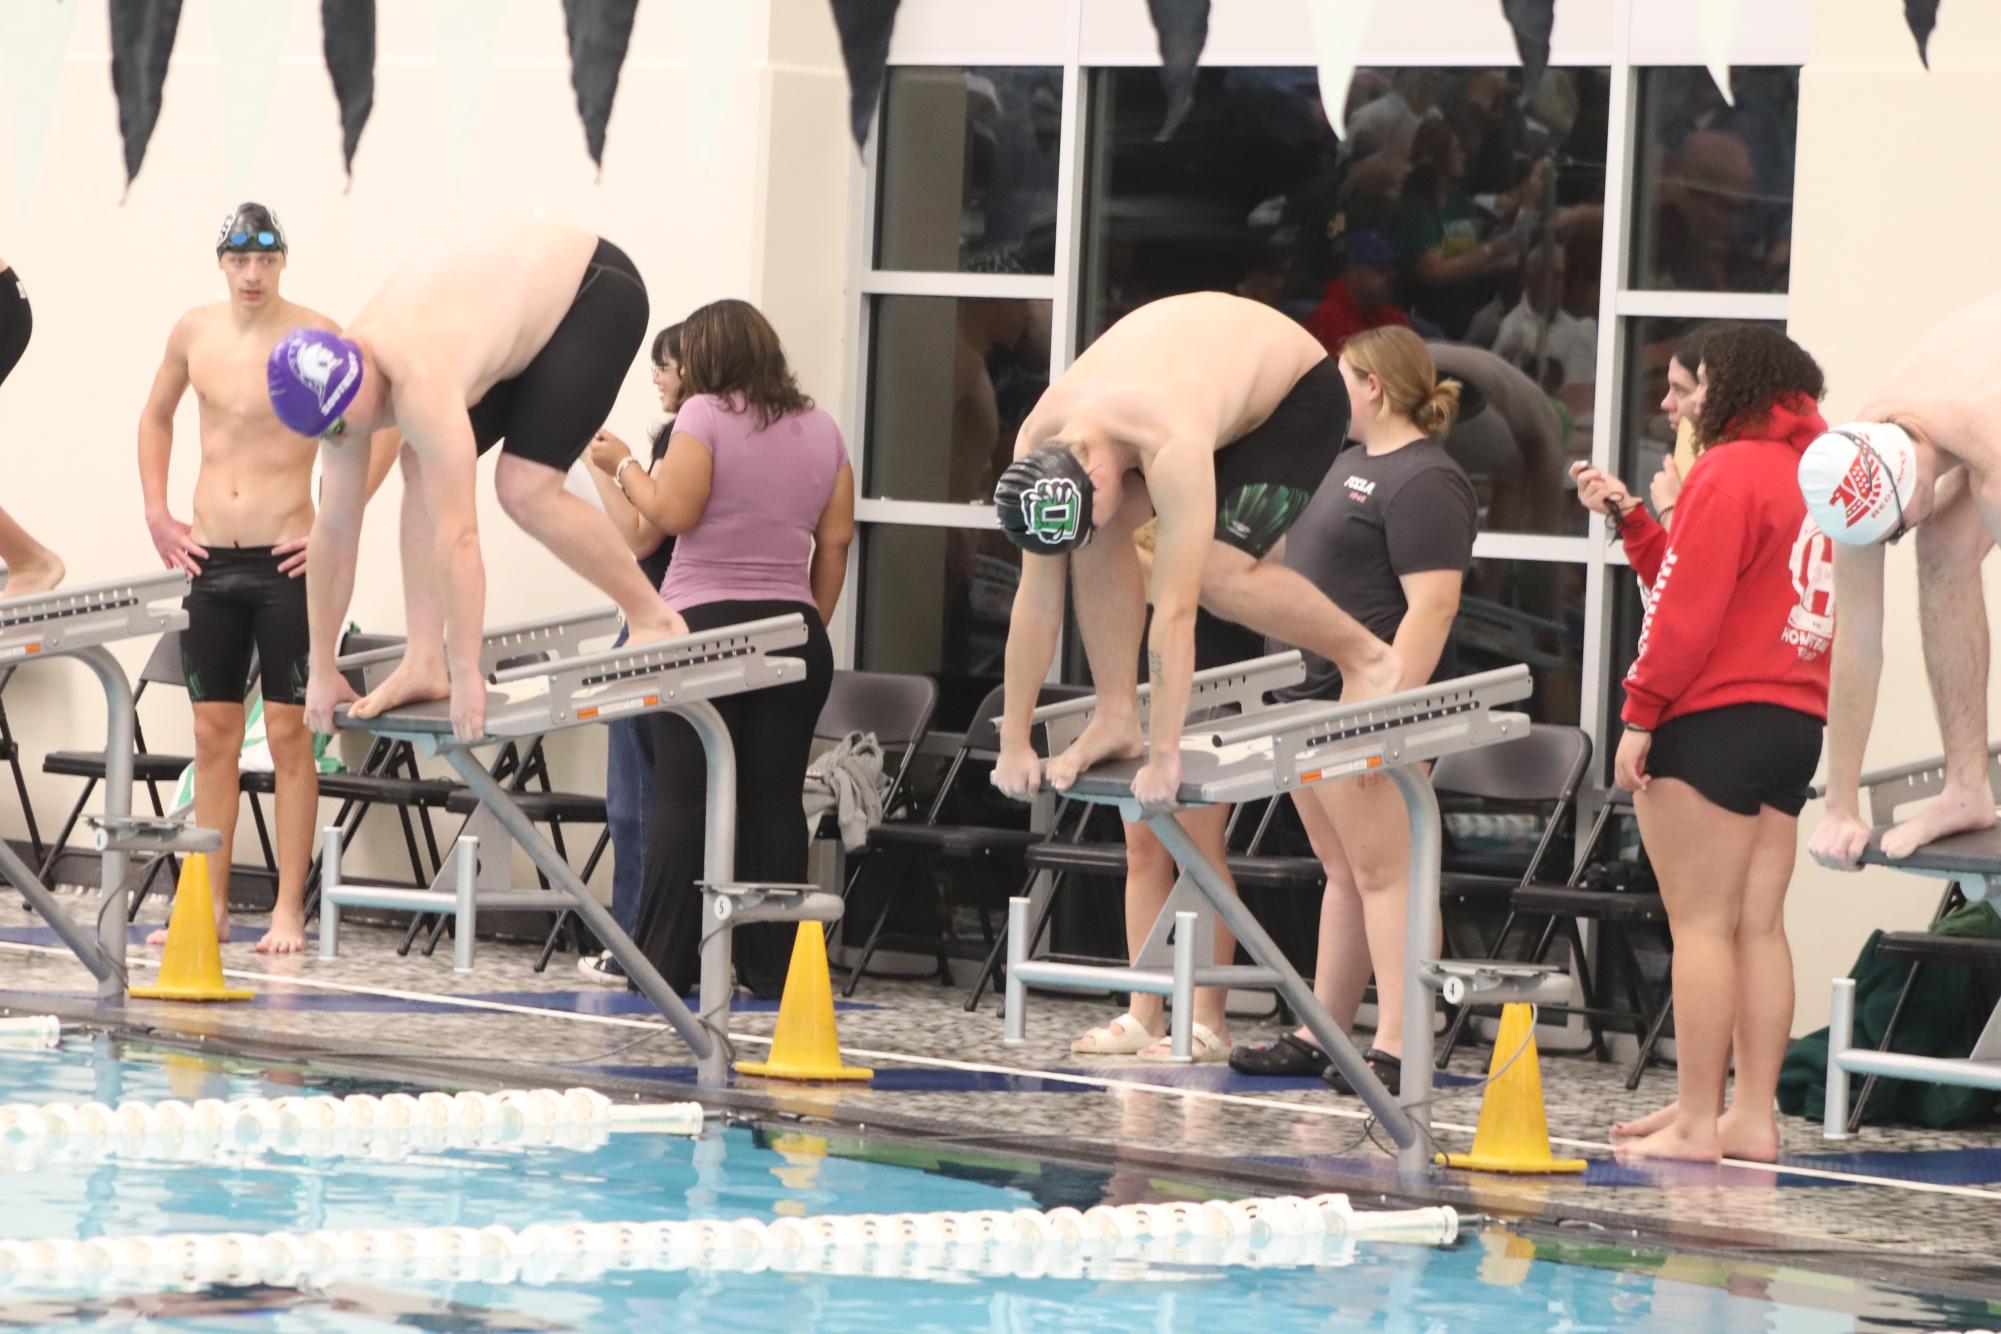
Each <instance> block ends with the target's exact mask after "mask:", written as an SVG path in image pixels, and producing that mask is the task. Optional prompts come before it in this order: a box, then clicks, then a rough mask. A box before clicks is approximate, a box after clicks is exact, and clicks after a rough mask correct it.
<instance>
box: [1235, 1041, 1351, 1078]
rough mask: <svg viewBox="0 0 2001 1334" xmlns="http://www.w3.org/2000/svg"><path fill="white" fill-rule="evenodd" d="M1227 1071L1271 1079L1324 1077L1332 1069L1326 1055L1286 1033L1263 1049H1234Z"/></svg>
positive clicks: (1245, 1047)
mask: <svg viewBox="0 0 2001 1334" xmlns="http://www.w3.org/2000/svg"><path fill="white" fill-rule="evenodd" d="M1230 1068H1231V1069H1232V1070H1235V1071H1236V1072H1237V1073H1238V1074H1240V1075H1257V1076H1259V1077H1272V1076H1277V1075H1293V1076H1304V1077H1308V1078H1310V1077H1312V1076H1314V1075H1323V1076H1324V1075H1325V1074H1326V1073H1327V1072H1328V1071H1329V1070H1331V1069H1332V1068H1333V1066H1332V1063H1331V1062H1329V1061H1328V1059H1327V1053H1326V1052H1324V1051H1322V1050H1320V1048H1318V1047H1316V1046H1314V1045H1313V1044H1312V1043H1310V1042H1301V1041H1300V1040H1299V1039H1298V1038H1296V1037H1294V1036H1293V1035H1292V1034H1290V1033H1287V1034H1286V1035H1285V1036H1284V1037H1282V1038H1280V1039H1279V1040H1278V1041H1277V1042H1272V1043H1267V1044H1266V1045H1265V1046H1262V1047H1250V1046H1237V1047H1233V1048H1232V1049H1231V1050H1230Z"/></svg>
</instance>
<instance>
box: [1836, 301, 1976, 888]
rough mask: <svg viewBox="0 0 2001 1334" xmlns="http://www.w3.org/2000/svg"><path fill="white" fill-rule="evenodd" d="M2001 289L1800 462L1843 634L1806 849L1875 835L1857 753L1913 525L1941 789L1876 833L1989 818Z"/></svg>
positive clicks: (1917, 842) (1892, 851)
mask: <svg viewBox="0 0 2001 1334" xmlns="http://www.w3.org/2000/svg"><path fill="white" fill-rule="evenodd" d="M1998 341H2001V294H1996V295H1994V296H1989V297H1986V298H1984V299H1982V300H1981V301H1979V302H1976V303H1975V304H1973V305H1972V306H1969V307H1967V308H1966V309H1964V310H1962V311H1960V312H1959V313H1958V314H1956V315H1953V316H1951V317H1949V318H1948V319H1946V320H1945V321H1943V322H1942V323H1940V324H1939V325H1938V326H1937V327H1936V328H1934V329H1933V330H1932V332H1931V333H1929V334H1928V335H1926V336H1925V338H1924V339H1923V340H1922V341H1920V342H1919V343H1918V345H1917V347H1916V348H1915V349H1914V350H1913V351H1912V352H1911V355H1910V356H1909V358H1907V359H1906V360H1905V361H1904V363H1903V364H1902V365H1901V366H1899V367H1897V369H1896V370H1895V371H1893V372H1892V373H1891V374H1890V376H1889V379H1888V383H1887V384H1886V385H1885V386H1884V388H1882V389H1881V390H1879V391H1878V392H1877V393H1876V394H1874V395H1873V396H1871V398H1870V399H1869V400H1868V401H1867V402H1866V403H1864V404H1863V406H1862V409H1861V412H1860V413H1859V414H1858V416H1859V417H1860V421H1859V422H1858V423H1857V424H1855V425H1850V426H1839V427H1836V428H1835V429H1834V430H1832V431H1829V432H1828V433H1827V434H1826V435H1824V436H1822V437H1821V438H1820V439H1818V440H1816V441H1815V442H1814V443H1813V444H1812V445H1811V446H1809V447H1808V449H1807V451H1806V454H1805V455H1804V456H1803V457H1802V459H1801V461H1800V471H1799V475H1800V489H1801V491H1802V493H1803V494H1804V495H1805V497H1806V503H1807V511H1808V513H1810V514H1811V515H1812V516H1813V518H1814V521H1815V522H1816V523H1817V524H1819V525H1820V528H1821V530H1822V531H1823V532H1825V533H1826V534H1827V535H1828V536H1829V537H1830V538H1832V539H1834V541H1835V544H1836V545H1835V551H1834V597H1835V605H1836V606H1837V607H1839V608H1840V613H1839V614H1840V630H1839V633H1837V634H1836V635H1835V637H1834V653H1833V661H1832V664H1831V665H1832V674H1831V681H1830V686H1829V694H1828V716H1827V810H1826V813H1825V814H1824V815H1823V816H1822V817H1821V822H1820V826H1819V828H1817V829H1816V830H1814V834H1813V838H1812V839H1811V841H1809V843H1808V845H1807V848H1808V851H1809V852H1810V853H1811V854H1812V856H1813V859H1814V860H1815V861H1817V862H1819V863H1820V864H1821V865H1823V866H1827V867H1831V868H1833V869H1835V870H1843V871H1853V870H1856V869H1858V868H1859V865H1860V862H1859V859H1860V857H1861V855H1862V852H1863V850H1864V849H1865V848H1867V847H1868V846H1869V833H1870V831H1869V826H1868V825H1867V823H1865V822H1864V821H1863V819H1862V810H1861V803H1860V792H1859V789H1860V780H1861V773H1862V760H1863V752H1864V751H1865V750H1866V749H1867V748H1868V744H1869V731H1870V728H1871V726H1872V724H1873V723H1874V721H1875V715H1876V691H1877V686H1878V684H1879V683H1880V682H1881V680H1882V676H1883V550H1884V547H1885V546H1886V545H1888V544H1890V543H1893V542H1896V541H1897V540H1899V539H1900V538H1902V537H1903V535H1904V534H1905V533H1906V532H1910V531H1912V530H1915V531H1916V532H1917V557H1918V621H1919V629H1920V633H1921V637H1922V642H1923V645H1924V655H1925V674H1926V675H1927V676H1928V677H1930V679H1931V690H1932V703H1933V706H1934V708H1935V709H1936V710H1937V713H1938V721H1939V734H1940V737H1941V739H1942V741H1943V742H1944V749H1945V764H1946V779H1945V787H1944V790H1943V791H1941V792H1940V793H1939V795H1938V796H1936V797H1934V798H1932V799H1931V800H1930V801H1928V802H1926V803H1925V804H1924V805H1923V806H1921V807H1919V808H1918V810H1917V811H1915V812H1914V813H1913V814H1912V815H1911V816H1910V818H1909V819H1907V820H1905V821H1903V822H1902V823H1901V824H1899V825H1897V826H1895V827H1894V828H1892V829H1890V830H1887V831H1886V832H1885V833H1884V835H1883V851H1884V852H1885V853H1886V854H1887V855H1889V856H1891V857H1893V858H1895V857H1908V856H1909V855H1910V854H1911V853H1912V852H1913V851H1915V850H1916V849H1918V848H1920V847H1923V846H1924V845H1926V844H1927V843H1932V842H1935V841H1936V840H1938V839H1940V838H1943V837H1945V836H1946V835H1948V834H1954V833H1959V832H1961V831H1964V830H1970V829H1987V828H1991V827H1992V826H1993V824H1994V820H1995V811H1994V795H1993V793H1992V792H1991V791H1990V790H1989V789H1988V786H1987V655H1988V639H1987V610H1986V604H1985V601H1984V599H1983V597H1982V592H1981V570H1980V564H1981V560H1982V558H1983V557H1984V556H1986V554H1987V552H1988V551H1989V550H1991V549H1992V548H1993V546H1994V544H1995V542H1996V540H1997V539H2001V378H1997V376H1996V374H1995V354H1994V351H1993V349H1994V347H1995V346H1996V344H1997V342H1998Z"/></svg>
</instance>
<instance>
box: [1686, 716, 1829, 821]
mask: <svg viewBox="0 0 2001 1334" xmlns="http://www.w3.org/2000/svg"><path fill="white" fill-rule="evenodd" d="M1823 730H1824V724H1823V723H1822V722H1821V720H1820V719H1818V718H1816V717H1814V716H1813V715H1812V714H1810V713H1801V712H1800V711H1799V710H1798V709H1788V708H1784V707H1781V706H1780V705H1777V704H1728V705H1725V706H1724V707H1722V708H1720V709H1704V710H1703V711H1702V712H1701V713H1684V714H1682V715H1681V716H1680V717H1677V718H1670V719H1668V720H1667V721H1666V722H1664V723H1662V724H1661V725H1660V726H1659V727H1656V728H1655V729H1654V742H1653V745H1652V746H1651V747H1649V748H1648V750H1647V774H1648V776H1649V777H1651V778H1679V779H1680V780H1681V781H1682V782H1684V783H1687V784H1688V785H1689V786H1690V787H1692V788H1694V789H1695V790H1696V791H1697V792H1700V793H1701V794H1702V795H1703V796H1705V797H1707V798H1708V799H1709V800H1711V801H1713V802H1715V803H1716V804H1717V805H1718V806H1721V807H1722V808H1723V809H1724V810H1726V811H1735V812H1736V813H1737V814H1739V815H1756V814H1757V813H1758V811H1759V810H1760V809H1761V808H1763V807H1766V806H1770V807H1772V808H1774V809H1775V810H1780V811H1784V812H1785V813H1786V814H1787V815H1798V814H1799V813H1800V808H1801V807H1803V806H1805V805H1806V800H1807V788H1808V787H1810V786H1812V784H1813V771H1814V770H1815V769H1816V768H1818V767H1819V765H1820V738H1821V732H1822V731H1823Z"/></svg>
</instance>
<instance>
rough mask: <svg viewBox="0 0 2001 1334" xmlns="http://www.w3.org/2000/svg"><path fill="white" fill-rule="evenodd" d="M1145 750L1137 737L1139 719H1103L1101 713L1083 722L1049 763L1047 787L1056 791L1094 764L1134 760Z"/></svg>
mask: <svg viewBox="0 0 2001 1334" xmlns="http://www.w3.org/2000/svg"><path fill="white" fill-rule="evenodd" d="M1145 753H1146V740H1145V738H1143V737H1142V736H1140V731H1139V719H1137V718H1128V719H1126V720H1125V721H1124V722H1118V721H1107V720H1106V719H1105V716H1104V715H1103V714H1098V715H1096V716H1094V717H1093V718H1092V719H1091V721H1090V722H1089V723H1087V724H1086V725H1085V727H1084V730H1083V731H1082V732H1081V733H1079V734H1078V736H1077V739H1076V740H1075V741H1073V742H1071V743H1070V748H1069V749H1068V750H1066V751H1064V752H1063V753H1062V754H1061V755H1058V756H1057V757H1056V758H1055V759H1053V760H1051V761H1050V762H1049V786H1051V787H1053V788H1055V789H1056V790H1057V791H1059V792H1060V791H1062V790H1064V789H1065V788H1068V787H1069V786H1070V785H1071V784H1072V783H1075V782H1076V781H1077V775H1078V774H1080V773H1083V772H1084V771H1085V770H1086V769H1089V768H1090V767H1092V766H1093V765H1095V764H1099V763H1102V762H1103V761H1105V760H1130V759H1136V758H1138V757H1139V756H1141V755H1144V754H1145Z"/></svg>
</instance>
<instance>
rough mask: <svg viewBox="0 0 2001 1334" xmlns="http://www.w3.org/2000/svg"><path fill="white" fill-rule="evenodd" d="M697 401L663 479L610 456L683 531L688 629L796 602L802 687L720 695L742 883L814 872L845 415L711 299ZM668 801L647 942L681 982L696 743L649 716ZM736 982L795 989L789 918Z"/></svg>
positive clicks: (651, 513)
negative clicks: (818, 742)
mask: <svg viewBox="0 0 2001 1334" xmlns="http://www.w3.org/2000/svg"><path fill="white" fill-rule="evenodd" d="M682 352H683V353H684V356H683V359H682V362H681V372H682V388H683V390H684V393H685V397H684V398H683V400H682V403H681V411H680V414H679V415H678V416H677V417H675V419H674V431H673V435H672V437H671V438H670V439H669V441H668V444H667V454H666V457H665V458H664V459H662V460H661V465H660V481H659V482H658V483H655V482H654V481H653V479H652V478H651V477H649V476H646V475H643V474H641V473H640V472H638V471H637V470H636V469H629V468H626V467H625V466H624V465H623V463H621V462H616V461H613V460H612V459H611V458H610V457H609V451H607V452H606V455H605V456H600V455H599V454H598V453H597V452H596V449H595V447H594V454H593V460H592V461H593V462H595V463H597V464H598V466H599V467H606V465H607V463H610V468H609V469H608V470H609V471H614V472H623V473H624V475H625V483H626V486H627V488H628V489H627V494H628V495H629V496H630V497H631V499H632V503H633V505H634V506H635V507H636V508H637V509H638V510H639V512H640V513H642V514H644V515H645V516H646V517H647V518H648V519H649V520H651V521H652V522H653V523H654V524H655V525H657V526H658V527H659V528H660V529H661V530H662V531H663V532H666V533H671V534H674V535H675V536H676V539H677V540H676V542H675V544H674V558H673V560H672V561H671V562H670V563H669V565H668V567H667V580H666V583H665V584H664V585H663V586H662V588H661V595H662V596H663V597H665V598H666V599H667V600H668V601H669V602H671V603H673V605H674V606H675V607H676V608H677V609H678V610H679V611H680V612H681V614H682V615H683V616H685V617H686V618H687V620H688V628H689V629H690V630H712V629H715V628H716V627H718V626H725V625H737V624H741V623H743V622H745V621H755V620H762V619H764V618H765V617H770V616H783V615H786V614H787V613H791V612H798V613H801V614H802V615H804V617H805V619H806V631H807V641H806V643H805V644H804V645H803V646H801V647H800V648H798V649H794V650H787V651H785V653H784V654H783V656H790V657H798V658H803V659H805V661H806V675H805V678H804V679H803V680H801V681H798V682H795V683H793V684H791V685H784V686H777V687H774V688H772V689H769V690H760V691H756V692H755V693H753V694H748V695H733V696H730V697H728V698H726V699H720V700H717V701H715V704H716V708H717V710H718V711H719V712H720V713H721V714H722V715H723V721H724V723H725V724H727V725H728V727H729V733H730V739H731V741H732V742H734V743H735V746H736V764H737V792H736V804H737V831H736V874H737V878H738V879H740V880H745V881H759V880H763V881H779V882H784V883H789V884H799V883H801V882H803V881H804V880H805V879H806V869H807V868H806V860H807V833H806V822H805V820H804V818H803V817H802V816H801V814H800V805H799V801H800V792H801V791H802V789H803V788H804V786H805V782H806V761H807V753H808V751H809V750H810V749H811V747H812V744H813V725H814V723H815V722H817V721H818V719H819V716H820V710H821V708H822V706H824V705H825V704H826V702H827V692H828V690H829V689H830V688H831V686H832V684H833V675H834V657H833V649H832V648H831V647H830V646H829V644H828V642H827V629H826V626H827V622H828V621H829V620H831V619H832V617H833V615H834V606H835V603H836V602H837V601H838V600H839V598H840V595H841V585H842V582H843V581H844V580H845V579H846V577H847V564H848V545H849V543H850V542H851V541H852V540H853V537H854V501H855V488H854V473H853V471H852V470H851V469H850V468H849V466H848V455H847V446H846V445H845V443H844V442H843V441H842V439H841V432H840V428H839V427H837V426H836V425H834V420H833V418H831V417H829V416H828V415H827V414H826V413H824V412H822V411H821V410H820V409H819V408H816V407H814V406H813V400H812V399H810V398H808V397H806V395H805V394H804V393H802V392H801V391H800V389H799V383H798V381H797V380H795V379H794V378H793V375H792V368H791V367H790V366H789V365H788V364H787V363H786V359H785V350H784V348H783V347H782V346H781V345H780V344H779V341H778V334H777V333H776V331H774V330H773V329H772V327H771V325H770V323H769V322H767V321H766V320H765V318H764V316H763V315H762V314H760V313H759V312H758V310H757V308H756V307H754V306H752V305H750V304H748V303H746V302H743V301H717V302H713V303H711V304H710V305H706V306H703V307H702V308H701V309H700V310H697V311H696V312H695V313H694V314H692V315H690V316H689V317H688V319H687V322H686V323H685V324H684V325H683V326H682ZM650 722H651V724H652V728H653V759H654V782H655V784H656V786H657V793H658V795H657V797H656V801H655V807H654V817H653V830H652V837H651V841H650V845H649V848H648V852H647V858H646V887H645V893H644V898H643V902H642V906H641V909H640V923H639V937H638V940H639V945H640V948H642V949H643V950H645V952H646V956H647V958H648V959H649V960H651V961H652V963H653V965H654V966H655V967H656V968H658V969H659V970H660V971H661V974H662V975H663V976H664V977H665V978H666V979H667V983H668V985H670V986H672V987H674V988H675V989H676V990H677V991H684V992H685V991H686V990H688V989H689V987H690V986H691V985H692V984H693V983H694V981H695V980H696V976H697V952H698V947H699V944H700V940H701V934H702V926H703V920H704V919H703V913H702V896H701V891H700V890H699V889H697V888H696V885H695V882H696V880H697V879H698V878H699V877H700V875H701V869H702V851H703V849H702V844H703V813H704V809H705V807H706V805H707V800H706V791H705V788H706V773H707V766H706V763H705V761H704V759H703V753H702V746H701V742H700V741H699V740H698V739H697V737H696V736H695V731H694V728H692V727H691V726H689V725H688V723H687V722H686V721H684V720H683V719H681V718H679V717H677V716H675V715H673V714H665V713H661V714H653V715H650ZM735 936H736V964H737V977H738V979H739V981H741V982H742V983H743V984H744V985H745V986H747V987H749V988H750V989H751V990H752V991H753V992H755V993H757V994H758V995H760V996H776V995H778V994H779V992H780V991H781V990H782V989H783V988H784V985H785V971H786V965H787V961H788V960H789V958H790V951H791V928H790V927H781V926H775V925H770V924H765V925H757V926H749V927H739V928H738V929H737V930H736V932H735Z"/></svg>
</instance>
